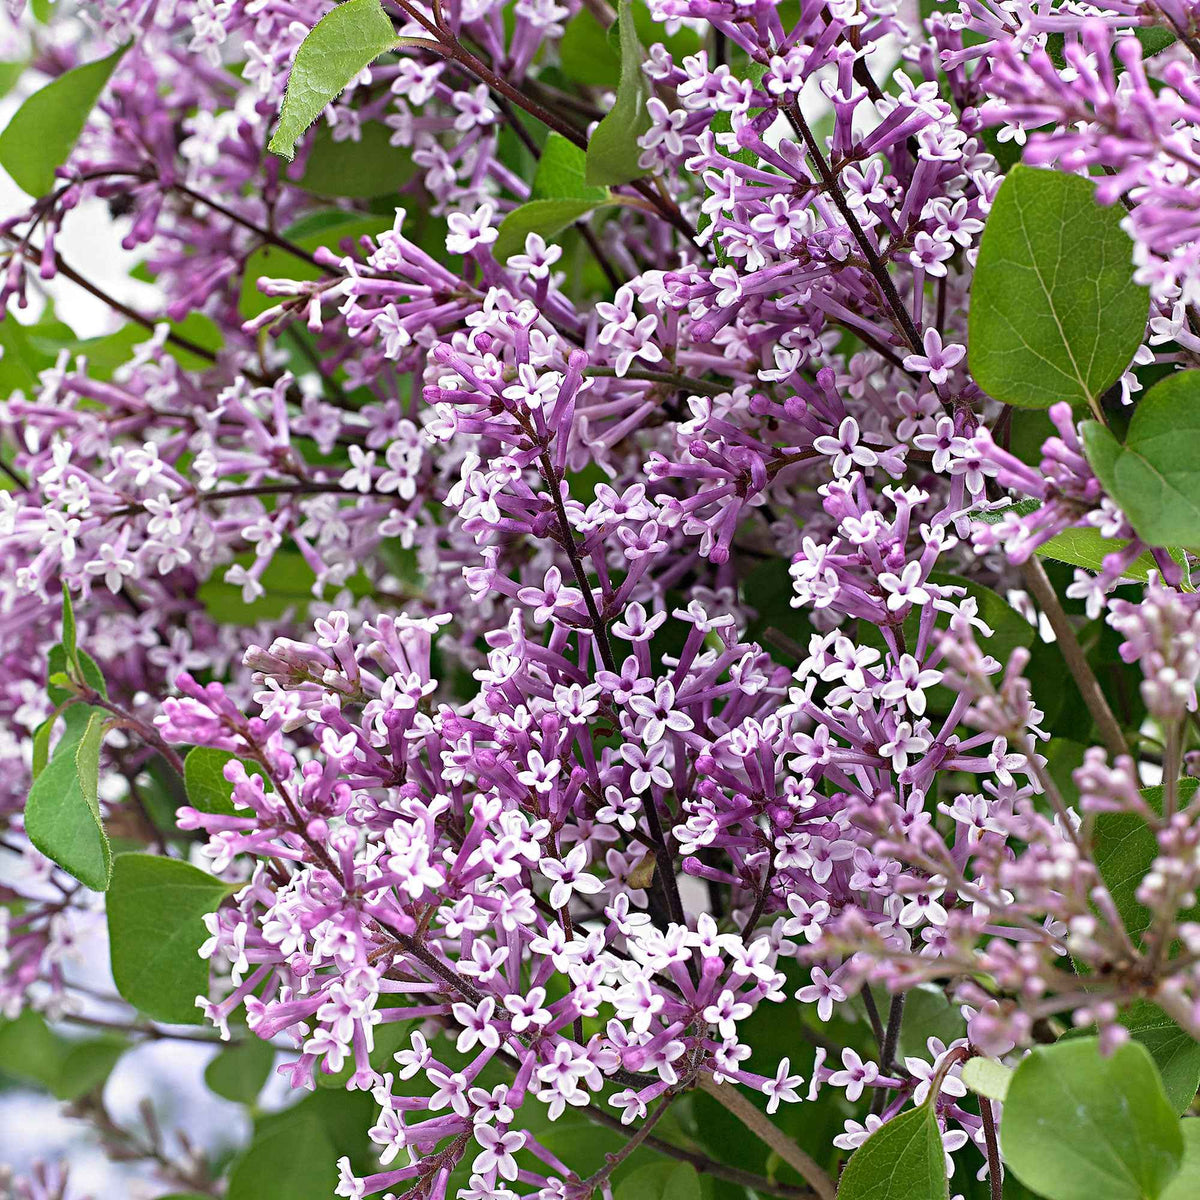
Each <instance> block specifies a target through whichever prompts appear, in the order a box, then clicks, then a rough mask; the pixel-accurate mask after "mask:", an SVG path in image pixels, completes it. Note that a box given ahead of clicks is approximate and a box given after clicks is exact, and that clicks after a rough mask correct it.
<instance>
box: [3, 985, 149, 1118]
mask: <svg viewBox="0 0 1200 1200" xmlns="http://www.w3.org/2000/svg"><path fill="white" fill-rule="evenodd" d="M128 1048H129V1043H128V1042H127V1041H125V1039H124V1038H121V1037H117V1036H116V1035H114V1034H105V1035H104V1036H102V1037H96V1038H87V1039H84V1040H82V1041H75V1040H71V1039H68V1038H65V1037H62V1036H61V1035H60V1034H58V1033H55V1031H54V1030H52V1029H51V1028H50V1027H49V1026H48V1025H47V1024H46V1021H45V1018H44V1017H43V1016H42V1015H41V1013H38V1012H34V1010H33V1009H31V1008H27V1009H25V1011H24V1012H22V1013H21V1015H20V1016H19V1017H16V1018H15V1019H14V1020H11V1021H0V1071H2V1072H3V1073H4V1074H5V1075H7V1076H9V1077H11V1078H13V1079H19V1080H22V1081H23V1082H25V1083H31V1084H34V1085H36V1086H37V1087H40V1088H43V1089H44V1090H46V1091H48V1092H49V1093H50V1094H51V1095H52V1096H55V1097H57V1098H58V1099H59V1100H77V1099H78V1098H79V1097H80V1096H83V1095H86V1094H87V1093H88V1092H90V1091H92V1090H93V1088H95V1087H97V1086H98V1085H99V1084H101V1083H103V1082H104V1080H105V1079H107V1078H108V1074H109V1072H110V1071H111V1070H112V1068H113V1065H114V1064H115V1063H116V1061H117V1059H118V1058H120V1057H121V1055H122V1054H124V1053H125V1051H126V1050H127V1049H128Z"/></svg>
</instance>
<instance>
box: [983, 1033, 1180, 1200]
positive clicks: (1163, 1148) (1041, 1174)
mask: <svg viewBox="0 0 1200 1200" xmlns="http://www.w3.org/2000/svg"><path fill="white" fill-rule="evenodd" d="M1000 1138H1001V1147H1002V1149H1003V1153H1004V1161H1005V1163H1007V1164H1008V1166H1009V1168H1010V1169H1011V1170H1012V1173H1013V1174H1014V1175H1015V1176H1016V1177H1017V1178H1018V1179H1019V1180H1020V1181H1021V1182H1022V1183H1024V1184H1025V1185H1026V1186H1027V1187H1029V1188H1032V1189H1033V1191H1035V1192H1037V1193H1038V1194H1039V1195H1042V1196H1045V1197H1047V1200H1097V1197H1100V1196H1103V1197H1104V1200H1154V1198H1155V1197H1157V1196H1159V1195H1160V1194H1161V1193H1162V1191H1163V1188H1164V1187H1165V1186H1166V1185H1167V1183H1168V1182H1169V1181H1170V1179H1171V1177H1172V1176H1173V1175H1174V1174H1175V1172H1176V1171H1177V1170H1178V1169H1179V1164H1180V1161H1181V1160H1182V1157H1183V1137H1182V1135H1181V1133H1180V1131H1179V1120H1178V1118H1177V1117H1176V1116H1175V1114H1174V1113H1173V1112H1172V1111H1171V1106H1170V1104H1168V1103H1167V1098H1166V1096H1165V1095H1164V1094H1163V1089H1162V1083H1161V1082H1160V1080H1159V1077H1158V1071H1157V1070H1156V1069H1155V1067H1154V1061H1153V1059H1151V1057H1150V1055H1149V1053H1148V1052H1147V1051H1146V1048H1145V1047H1144V1046H1141V1045H1139V1044H1138V1043H1137V1042H1127V1043H1126V1044H1125V1045H1123V1046H1120V1047H1118V1049H1117V1050H1116V1051H1114V1053H1113V1054H1111V1055H1110V1056H1108V1057H1107V1058H1106V1057H1105V1056H1103V1055H1102V1054H1101V1053H1100V1043H1099V1040H1098V1039H1097V1038H1079V1039H1070V1040H1066V1041H1061V1042H1058V1043H1057V1044H1055V1045H1053V1046H1038V1047H1037V1048H1035V1049H1034V1050H1033V1051H1032V1053H1030V1054H1029V1055H1028V1057H1026V1058H1025V1059H1024V1060H1023V1061H1022V1062H1021V1064H1020V1066H1018V1067H1017V1069H1016V1071H1015V1072H1014V1073H1013V1078H1012V1082H1011V1084H1010V1085H1009V1089H1008V1099H1007V1100H1006V1101H1005V1104H1004V1120H1003V1121H1002V1122H1001V1127H1000Z"/></svg>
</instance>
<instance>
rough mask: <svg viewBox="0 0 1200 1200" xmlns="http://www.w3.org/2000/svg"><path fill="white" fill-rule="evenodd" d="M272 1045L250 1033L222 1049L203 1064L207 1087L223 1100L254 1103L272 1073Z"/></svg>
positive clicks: (273, 1050) (273, 1059)
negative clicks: (204, 1065) (206, 1063)
mask: <svg viewBox="0 0 1200 1200" xmlns="http://www.w3.org/2000/svg"><path fill="white" fill-rule="evenodd" d="M274 1062H275V1049H274V1047H273V1046H272V1045H271V1043H270V1042H264V1041H263V1040H262V1039H261V1038H256V1037H255V1036H254V1035H253V1034H249V1035H247V1036H246V1037H244V1038H243V1039H242V1040H241V1041H240V1042H237V1043H235V1044H234V1045H232V1046H229V1047H228V1048H227V1049H224V1050H221V1051H219V1052H218V1053H217V1055H216V1056H215V1057H214V1058H213V1059H212V1061H211V1062H210V1063H209V1064H208V1066H207V1067H205V1068H204V1082H205V1083H206V1084H207V1085H208V1087H209V1090H210V1091H213V1092H216V1094H217V1095H218V1096H224V1098H225V1099H226V1100H235V1101H237V1102H238V1103H239V1104H253V1103H254V1101H255V1100H257V1099H258V1093H259V1092H261V1091H262V1088H263V1084H264V1083H266V1082H267V1077H268V1076H269V1075H270V1074H271V1067H272V1065H273V1064H274Z"/></svg>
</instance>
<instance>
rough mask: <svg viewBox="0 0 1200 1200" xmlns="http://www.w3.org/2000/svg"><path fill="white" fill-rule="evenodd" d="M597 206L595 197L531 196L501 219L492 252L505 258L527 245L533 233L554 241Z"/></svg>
mask: <svg viewBox="0 0 1200 1200" xmlns="http://www.w3.org/2000/svg"><path fill="white" fill-rule="evenodd" d="M595 207H596V204H595V201H592V200H531V201H530V202H529V203H528V204H522V205H521V206H520V208H515V209H513V211H512V212H510V213H509V214H508V216H506V217H505V218H504V220H503V221H502V222H501V223H500V231H499V233H498V234H497V236H496V240H495V242H494V243H493V244H492V253H493V254H494V255H495V257H496V261H497V262H504V260H505V259H507V258H508V257H509V255H512V254H519V253H520V252H521V251H522V250H523V249H524V248H525V238H526V236H527V235H528V234H531V233H536V234H540V235H541V236H542V237H543V238H545V239H546V241H548V242H549V241H553V240H554V238H555V237H556V236H557V235H558V234H560V233H562V231H563V230H564V229H566V228H567V226H568V225H573V224H574V223H575V222H576V221H578V220H579V219H580V218H582V217H586V216H587V215H588V213H590V212H591V211H592V209H593V208H595Z"/></svg>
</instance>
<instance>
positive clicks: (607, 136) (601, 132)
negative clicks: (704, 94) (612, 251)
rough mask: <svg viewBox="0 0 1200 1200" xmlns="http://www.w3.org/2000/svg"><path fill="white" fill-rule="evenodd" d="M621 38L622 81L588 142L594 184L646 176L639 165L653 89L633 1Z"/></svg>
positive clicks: (626, 0) (623, 17)
mask: <svg viewBox="0 0 1200 1200" xmlns="http://www.w3.org/2000/svg"><path fill="white" fill-rule="evenodd" d="M617 38H618V42H619V45H620V47H621V82H620V83H619V84H618V85H617V98H616V100H614V101H613V106H612V108H611V110H610V111H609V112H608V114H607V115H606V116H605V117H604V119H603V120H602V121H601V122H600V124H599V125H597V126H596V131H595V133H593V134H592V137H591V141H589V142H588V148H587V173H586V180H587V182H588V183H590V184H615V183H628V182H629V181H630V180H631V179H637V178H639V177H640V176H642V175H644V174H645V173H646V172H645V171H644V170H643V169H642V168H641V167H640V166H638V158H639V157H640V156H641V153H642V148H641V147H640V146H639V145H638V138H640V137H641V136H642V134H643V133H645V132H646V130H647V129H649V128H650V114H649V113H648V112H647V111H646V101H647V100H648V99H649V98H650V87H649V84H648V83H647V82H646V76H645V75H644V74H643V73H642V60H643V58H644V57H645V55H644V53H643V51H642V44H641V42H639V41H638V35H637V28H636V26H635V25H634V21H633V10H632V5H631V4H630V0H621V6H620V9H619V11H618V16H617Z"/></svg>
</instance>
